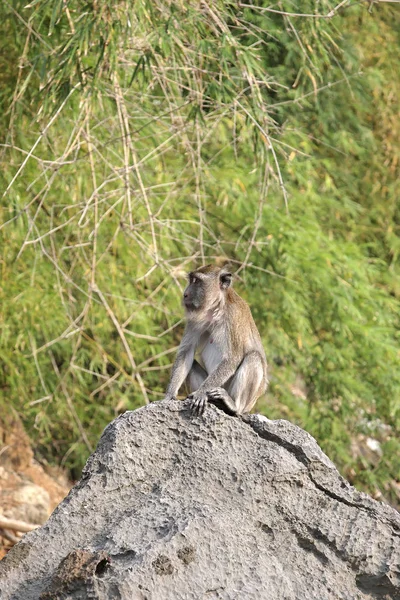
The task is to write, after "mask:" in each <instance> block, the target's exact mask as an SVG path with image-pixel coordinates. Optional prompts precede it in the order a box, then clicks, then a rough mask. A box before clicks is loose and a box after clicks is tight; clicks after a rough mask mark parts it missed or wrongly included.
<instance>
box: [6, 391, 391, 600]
mask: <svg viewBox="0 0 400 600" xmlns="http://www.w3.org/2000/svg"><path fill="white" fill-rule="evenodd" d="M0 598H1V600H38V599H41V600H61V599H63V600H72V599H74V600H77V599H82V600H84V599H85V600H86V599H89V598H96V599H98V600H106V599H107V600H114V599H115V600H164V599H165V600H170V599H171V600H180V599H182V600H191V599H194V600H197V599H210V600H216V599H221V600H233V599H240V600H242V599H243V600H247V599H248V600H250V599H254V600H256V599H257V600H264V599H265V600H311V599H313V600H328V599H329V600H333V599H344V600H353V599H354V600H355V599H371V600H372V599H374V600H376V599H400V516H399V514H398V513H397V512H396V511H395V510H394V509H392V508H390V507H389V506H386V505H384V504H381V503H379V502H376V501H374V500H372V499H371V498H369V497H368V496H367V495H365V494H362V493H360V492H358V491H356V490H355V489H354V488H353V487H351V486H350V484H349V483H348V482H346V481H345V480H344V479H343V478H342V477H341V476H340V475H339V473H338V472H337V470H336V468H335V466H334V465H333V464H332V463H331V461H330V460H329V459H328V458H327V457H326V456H325V455H324V454H323V452H322V451H321V450H320V448H319V447H318V445H317V443H316V442H315V440H314V439H313V438H312V437H311V436H310V435H308V434H307V433H306V432H304V431H302V430H301V429H299V428H298V427H296V426H294V425H292V424H291V423H288V422H287V421H269V420H268V419H266V418H265V417H261V416H258V415H250V416H247V417H244V418H242V419H238V418H234V417H230V416H228V415H226V414H225V413H223V412H221V411H219V410H218V409H216V408H214V407H208V408H207V409H206V412H205V414H204V416H203V417H201V418H199V417H192V416H190V414H189V411H188V407H187V404H186V403H185V402H176V401H168V402H167V401H162V402H156V403H153V404H150V405H149V406H146V407H144V408H141V409H139V410H136V411H134V412H128V413H125V414H124V415H122V416H121V417H119V418H118V419H116V420H115V421H114V422H113V423H111V424H110V425H109V426H108V427H107V428H106V429H105V431H104V433H103V435H102V437H101V439H100V442H99V444H98V447H97V449H96V451H95V452H94V454H93V455H92V456H91V457H90V458H89V460H88V462H87V464H86V467H85V469H84V472H83V475H82V479H81V481H80V482H79V483H78V484H77V485H76V486H75V487H74V488H73V489H72V490H71V492H70V494H69V495H68V497H67V498H66V499H65V500H64V501H63V502H62V503H61V504H60V505H59V506H58V508H57V509H56V510H55V511H54V513H53V514H52V516H51V517H50V519H49V520H48V521H47V523H46V524H45V525H43V526H42V527H41V528H40V529H38V530H36V531H34V532H32V533H29V534H27V535H26V536H24V538H23V539H22V541H21V542H20V543H19V544H17V546H15V547H14V549H13V550H12V551H11V552H10V553H9V554H8V556H7V557H6V558H4V559H3V560H2V561H1V562H0Z"/></svg>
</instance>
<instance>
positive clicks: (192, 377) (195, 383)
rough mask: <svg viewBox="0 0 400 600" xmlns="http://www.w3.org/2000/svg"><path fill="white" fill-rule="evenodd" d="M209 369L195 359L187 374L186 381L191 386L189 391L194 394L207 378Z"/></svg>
mask: <svg viewBox="0 0 400 600" xmlns="http://www.w3.org/2000/svg"><path fill="white" fill-rule="evenodd" d="M207 377H208V375H207V371H206V370H205V369H203V367H202V366H201V365H200V364H199V363H198V362H197V360H196V359H195V360H194V361H193V364H192V367H191V369H190V371H189V375H188V376H187V379H186V383H187V385H188V387H189V392H190V393H191V394H192V393H193V392H195V391H196V390H198V389H199V387H200V386H201V384H202V383H203V381H204V380H205V379H207Z"/></svg>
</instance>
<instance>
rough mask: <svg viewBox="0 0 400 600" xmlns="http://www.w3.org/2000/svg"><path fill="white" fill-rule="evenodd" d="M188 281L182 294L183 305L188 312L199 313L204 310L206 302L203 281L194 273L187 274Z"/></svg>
mask: <svg viewBox="0 0 400 600" xmlns="http://www.w3.org/2000/svg"><path fill="white" fill-rule="evenodd" d="M188 279H189V283H188V285H187V287H186V289H185V291H184V292H183V305H184V307H185V308H186V310H187V311H188V312H193V311H199V310H201V309H202V308H204V304H205V300H206V295H207V293H206V291H207V290H206V285H205V281H203V280H202V279H200V277H198V276H197V274H196V273H189V275H188Z"/></svg>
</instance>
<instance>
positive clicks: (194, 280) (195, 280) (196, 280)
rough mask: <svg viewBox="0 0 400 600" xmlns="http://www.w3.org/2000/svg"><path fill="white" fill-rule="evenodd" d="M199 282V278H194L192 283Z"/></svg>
mask: <svg viewBox="0 0 400 600" xmlns="http://www.w3.org/2000/svg"><path fill="white" fill-rule="evenodd" d="M198 281H199V280H198V279H197V277H192V281H191V283H197V282H198Z"/></svg>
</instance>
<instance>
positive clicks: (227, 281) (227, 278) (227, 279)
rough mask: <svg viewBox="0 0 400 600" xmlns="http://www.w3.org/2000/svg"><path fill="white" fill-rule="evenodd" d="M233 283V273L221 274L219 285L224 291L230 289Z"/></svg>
mask: <svg viewBox="0 0 400 600" xmlns="http://www.w3.org/2000/svg"><path fill="white" fill-rule="evenodd" d="M231 283H232V273H226V272H225V273H221V275H220V276H219V284H220V286H221V288H222V289H223V290H226V289H228V287H229V286H230V285H231Z"/></svg>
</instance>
